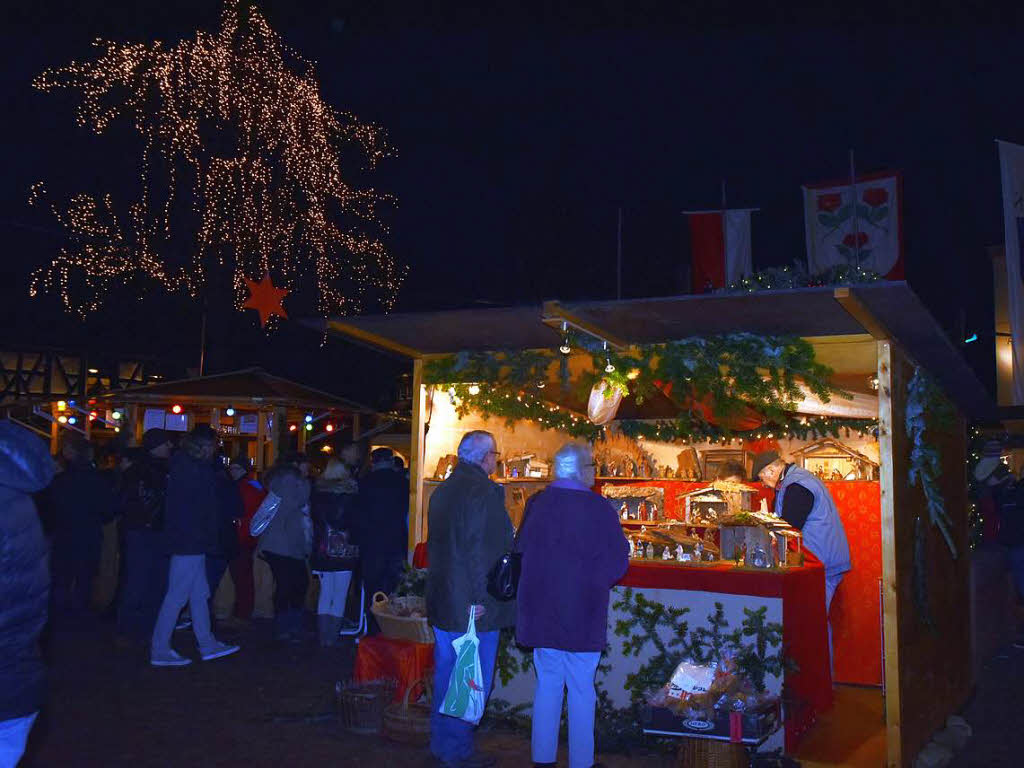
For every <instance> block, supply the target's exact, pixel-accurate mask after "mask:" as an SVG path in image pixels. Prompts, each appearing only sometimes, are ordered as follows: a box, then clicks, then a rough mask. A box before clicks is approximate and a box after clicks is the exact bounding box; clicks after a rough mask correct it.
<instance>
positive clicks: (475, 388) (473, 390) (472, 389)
mask: <svg viewBox="0 0 1024 768" xmlns="http://www.w3.org/2000/svg"><path fill="white" fill-rule="evenodd" d="M469 394H471V395H479V394H480V385H479V384H470V385H469Z"/></svg>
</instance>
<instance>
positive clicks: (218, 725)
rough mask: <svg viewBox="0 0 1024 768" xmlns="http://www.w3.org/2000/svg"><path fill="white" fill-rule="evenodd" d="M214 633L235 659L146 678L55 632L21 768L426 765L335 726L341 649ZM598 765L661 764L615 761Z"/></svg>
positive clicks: (507, 762)
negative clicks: (232, 648) (43, 694)
mask: <svg viewBox="0 0 1024 768" xmlns="http://www.w3.org/2000/svg"><path fill="white" fill-rule="evenodd" d="M218 636H219V637H221V639H225V640H234V639H235V638H237V642H238V643H239V644H240V645H241V646H242V650H241V651H240V652H239V653H238V654H235V655H234V656H230V657H227V658H224V659H219V660H217V661H212V662H207V663H202V662H196V663H194V664H193V665H192V666H190V667H185V668H182V669H154V668H152V667H150V666H149V664H148V655H147V652H146V651H145V650H144V649H142V648H139V649H128V650H125V649H118V648H117V647H116V646H115V645H114V642H113V627H112V625H110V624H103V623H100V624H97V625H93V626H91V627H89V628H88V629H76V630H61V631H56V632H54V634H53V636H52V638H50V640H49V643H48V646H49V655H50V658H51V663H52V668H51V680H50V688H51V695H50V706H49V708H48V711H46V712H45V714H44V715H41V716H40V720H39V721H38V722H37V724H36V726H35V728H34V729H33V732H32V738H31V741H30V746H29V752H28V754H27V755H26V757H25V758H24V759H23V760H22V762H21V766H22V768H36V767H42V766H47V767H49V766H105V767H107V766H111V767H112V766H133V767H136V768H137V767H138V766H175V767H177V766H247V767H249V768H259V767H260V766H290V765H315V766H328V765H330V766H356V765H365V766H403V768H419V766H426V765H427V764H428V761H427V758H426V750H425V749H424V748H422V747H410V746H406V745H402V744H396V743H392V742H389V741H387V740H385V739H384V738H382V737H376V736H357V735H353V734H351V733H348V732H346V731H345V730H343V729H342V728H341V727H340V726H339V725H338V720H337V717H336V715H335V705H334V698H335V696H334V686H335V682H337V681H339V680H344V679H346V678H347V677H348V676H349V675H350V674H351V670H352V665H353V662H354V658H355V651H354V645H352V643H351V641H348V642H347V644H345V645H343V646H341V647H339V648H336V649H321V648H318V647H316V646H315V643H314V642H312V641H311V642H309V643H308V644H307V645H306V646H304V647H298V648H291V647H289V648H281V647H278V646H276V645H275V644H274V643H273V641H272V639H271V629H270V622H269V621H259V620H257V621H256V622H255V623H254V624H253V626H252V627H251V628H250V629H247V630H245V631H243V632H241V633H235V634H232V633H231V632H230V631H228V630H226V629H225V630H223V631H218ZM174 645H175V647H176V648H177V649H178V650H179V652H181V653H184V654H186V655H189V656H192V657H193V658H195V657H196V654H195V650H194V648H195V644H194V640H193V637H192V634H191V631H189V630H186V631H181V632H176V633H175V639H174ZM480 745H481V746H482V747H483V748H484V749H485V750H487V751H491V752H494V753H495V754H496V755H498V756H499V757H500V762H499V765H500V766H502V767H503V768H512V767H513V766H523V765H530V760H529V756H530V751H529V739H528V738H526V737H521V736H517V735H514V734H510V733H487V734H483V735H482V738H481V739H480ZM563 751H564V750H563ZM562 758H563V761H564V760H565V755H563V756H562ZM604 762H605V763H606V764H607V765H609V766H626V765H644V766H651V767H652V768H654V767H655V766H661V765H663V764H664V763H665V761H664V760H663V759H660V758H634V759H632V760H630V759H627V758H623V757H618V756H610V757H609V758H607V759H604Z"/></svg>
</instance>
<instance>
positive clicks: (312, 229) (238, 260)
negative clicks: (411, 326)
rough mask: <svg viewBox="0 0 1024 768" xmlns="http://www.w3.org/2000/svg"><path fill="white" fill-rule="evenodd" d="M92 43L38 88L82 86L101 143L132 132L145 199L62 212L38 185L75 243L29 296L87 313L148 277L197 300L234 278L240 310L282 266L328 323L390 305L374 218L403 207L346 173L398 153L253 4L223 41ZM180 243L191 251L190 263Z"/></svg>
mask: <svg viewBox="0 0 1024 768" xmlns="http://www.w3.org/2000/svg"><path fill="white" fill-rule="evenodd" d="M94 45H95V46H96V48H97V49H98V51H99V52H98V54H97V55H96V56H95V57H94V58H92V59H90V60H88V61H80V62H79V61H75V62H72V63H70V64H67V65H66V66H63V67H59V68H56V69H50V70H47V71H45V72H43V73H42V74H40V75H39V76H38V77H37V78H36V79H35V81H34V83H33V84H34V86H35V87H36V88H38V89H39V90H41V91H44V92H47V93H51V92H54V91H57V90H62V89H63V90H67V91H71V92H72V94H74V95H75V96H77V97H78V106H77V122H78V124H79V125H80V126H82V127H86V128H89V129H91V130H92V131H93V132H94V133H96V134H102V133H105V132H106V131H107V129H108V128H109V127H110V126H111V124H115V123H122V124H125V125H126V126H130V127H131V128H132V129H134V131H135V132H136V133H137V134H138V135H139V137H140V138H141V142H140V147H141V150H140V153H139V156H138V158H137V161H138V163H137V165H138V168H139V172H140V177H139V179H138V180H137V183H136V184H134V185H133V188H135V189H137V190H138V192H137V193H136V194H135V197H134V199H129V200H115V199H114V198H113V197H112V196H111V195H109V194H102V193H101V194H87V193H79V194H74V195H71V196H70V197H69V198H68V199H67V200H66V201H62V202H58V201H56V200H53V199H49V200H48V199H47V191H46V189H45V186H44V185H43V183H42V182H39V183H38V184H36V185H34V186H33V187H32V190H31V194H30V198H29V202H30V204H33V205H37V206H40V207H42V208H43V209H45V210H48V211H49V212H50V213H52V215H54V216H55V217H56V218H57V220H58V222H59V223H60V224H61V225H62V227H63V229H64V232H65V234H66V235H67V237H66V241H65V243H64V244H63V247H62V248H61V250H60V252H59V253H58V254H57V256H56V257H55V258H54V259H53V260H52V262H51V263H50V264H49V265H48V266H45V267H42V268H40V269H38V270H36V271H35V272H34V273H33V275H32V280H31V284H30V288H29V292H30V294H31V295H33V296H35V295H37V294H38V293H39V292H41V291H52V292H55V293H58V294H59V295H60V296H61V299H62V301H63V304H64V306H65V308H66V309H67V310H69V311H74V312H77V313H79V314H80V315H82V316H83V317H84V316H85V315H86V314H87V313H89V312H91V311H93V310H96V309H98V308H99V307H100V306H102V304H103V302H104V300H105V299H106V298H107V297H108V295H109V293H110V291H111V290H113V289H114V288H116V287H117V286H120V285H124V284H128V285H130V286H131V287H132V289H133V290H137V291H138V293H139V295H140V296H141V295H144V291H145V289H146V288H147V287H148V286H146V285H144V283H145V282H150V281H151V282H155V283H156V284H157V285H158V286H161V287H163V288H164V289H166V290H169V291H175V290H187V291H188V292H189V294H190V295H191V296H193V297H198V296H201V295H204V294H205V287H206V285H207V284H208V282H215V283H218V284H219V283H220V282H221V279H220V278H221V273H227V276H228V277H229V278H230V279H229V280H225V281H224V282H226V283H228V284H230V285H231V287H232V290H233V294H234V300H235V307H236V309H241V308H242V305H243V302H244V300H245V286H246V281H245V276H246V275H262V274H266V273H267V272H270V271H272V272H273V273H274V275H275V276H276V277H277V278H278V279H279V280H280V281H281V286H282V287H283V288H286V289H291V290H293V291H297V290H298V289H299V288H300V287H301V289H302V290H303V291H304V292H305V291H308V292H309V293H310V299H311V303H315V306H316V309H317V311H318V312H319V313H320V314H321V315H329V314H344V313H347V312H358V311H361V310H363V309H365V308H366V306H367V305H368V304H370V303H373V302H379V303H380V304H381V305H382V306H383V308H384V309H385V310H389V309H390V308H391V306H392V305H393V303H394V301H395V298H396V294H397V291H398V289H399V287H400V286H401V284H402V281H403V279H404V276H405V270H404V268H403V267H400V266H398V265H397V264H396V263H395V260H394V258H393V257H392V255H391V254H390V253H389V251H388V250H387V248H386V247H385V245H384V241H383V237H384V236H385V235H386V234H387V228H386V226H384V224H383V223H382V222H381V221H380V218H379V215H378V208H379V207H380V206H381V205H382V204H388V205H390V204H391V203H393V202H394V201H393V198H392V197H390V196H389V195H386V194H383V193H380V192H378V191H377V190H375V189H373V188H370V187H357V186H355V185H354V183H353V179H352V178H350V177H349V176H348V173H349V172H348V170H347V169H348V168H349V167H352V168H353V169H354V170H355V171H356V172H359V173H362V172H363V169H366V170H372V169H373V168H374V167H375V166H376V164H377V162H378V161H380V160H381V159H383V158H386V157H389V156H391V155H392V154H393V153H392V151H391V148H390V147H389V146H388V144H387V141H386V138H385V135H384V132H383V131H382V130H381V128H379V127H378V126H376V125H372V124H368V123H364V122H361V121H360V120H358V119H357V118H356V117H355V116H354V115H351V114H348V113H344V112H340V111H338V110H336V109H335V108H334V107H332V106H331V105H330V104H328V103H327V102H326V101H324V99H323V96H322V95H321V90H320V82H319V80H318V78H317V74H316V71H315V68H314V67H313V65H312V64H311V63H309V62H307V61H305V60H303V59H302V58H301V57H300V56H299V55H298V54H296V53H295V51H293V50H292V49H290V48H288V47H287V46H286V45H285V44H284V43H283V42H282V41H281V38H280V37H278V35H277V34H276V33H275V32H274V31H273V30H272V29H271V28H270V25H269V24H268V23H267V20H266V19H265V18H264V16H263V14H262V13H261V12H260V11H259V9H258V8H256V7H254V4H253V3H252V2H249V1H248V0H246V2H241V0H226V2H225V5H224V9H223V12H222V15H221V26H220V29H219V30H216V31H214V32H204V31H197V32H196V33H195V34H194V35H193V36H192V37H191V38H183V39H181V40H180V41H177V42H172V43H167V44H164V43H161V42H153V43H118V42H111V41H107V40H97V41H95V43H94ZM354 74H356V75H357V74H358V72H356V73H354ZM343 165H344V167H345V168H346V171H345V173H343V171H342V168H343ZM358 166H362V168H358ZM119 186H121V187H124V186H125V185H124V184H120V185H119ZM183 242H188V243H194V244H195V245H194V247H192V248H190V251H189V255H188V256H186V257H184V258H183V257H182V256H181V247H180V244H181V243H183Z"/></svg>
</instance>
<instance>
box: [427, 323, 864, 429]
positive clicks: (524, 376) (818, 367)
mask: <svg viewBox="0 0 1024 768" xmlns="http://www.w3.org/2000/svg"><path fill="white" fill-rule="evenodd" d="M580 348H583V349H586V350H587V351H589V352H590V353H591V355H592V356H593V372H589V373H586V374H584V375H582V376H580V377H579V379H578V380H577V381H576V382H574V383H572V382H568V381H567V379H566V378H565V377H567V376H568V365H567V363H566V358H565V355H562V354H559V353H558V352H557V350H525V351H515V350H501V351H497V352H460V353H458V354H456V355H449V356H446V357H442V358H438V359H434V360H431V361H429V362H428V363H427V365H426V367H425V370H424V382H425V383H426V384H428V385H434V386H437V387H439V388H441V389H444V390H447V391H448V394H449V396H450V397H451V398H452V401H453V403H455V405H456V410H457V412H458V414H459V415H460V416H465V415H466V414H467V413H469V411H470V410H476V411H478V412H480V413H481V414H483V415H484V416H485V417H489V416H495V417H498V418H502V419H504V420H505V421H506V423H509V424H513V423H515V422H516V421H520V420H529V421H534V422H536V424H537V425H538V426H539V427H540V428H541V429H558V430H562V431H565V432H568V433H569V434H570V435H572V436H573V437H577V438H583V439H586V440H591V441H593V440H596V439H599V438H600V437H601V436H602V435H604V434H605V428H604V427H601V426H598V425H595V424H593V423H591V422H590V421H589V419H587V418H586V417H585V416H583V415H582V414H578V413H576V412H574V411H572V410H570V409H567V408H565V407H564V406H562V405H559V404H558V403H555V402H552V401H551V400H550V399H546V398H545V397H544V388H545V386H546V385H547V383H548V381H549V376H548V372H549V371H550V370H551V368H552V366H555V365H557V366H558V369H559V372H560V374H561V375H562V376H563V388H574V389H575V391H576V393H577V394H578V396H579V397H580V398H581V399H585V398H586V396H587V395H588V394H589V391H590V389H591V388H592V387H593V386H594V385H595V384H596V383H598V382H601V381H604V382H606V385H607V387H606V395H607V396H611V394H612V393H613V392H615V391H619V392H623V393H628V394H630V395H632V396H633V397H634V399H635V400H636V401H637V402H638V403H642V402H643V400H644V399H645V398H647V397H650V396H651V394H652V393H654V392H655V391H661V392H664V393H669V396H670V397H673V398H675V399H676V400H677V401H678V402H679V403H681V406H680V407H681V413H680V415H679V416H678V418H676V419H673V420H662V421H657V422H645V421H628V420H624V421H620V422H618V427H619V429H620V431H621V432H622V433H623V434H625V435H627V436H629V437H645V438H648V439H652V440H663V441H679V440H708V441H718V440H727V439H731V438H733V437H736V438H748V439H754V438H760V437H768V436H774V435H775V433H777V434H778V436H779V437H794V436H795V437H800V438H802V439H807V438H808V437H811V438H817V437H824V436H826V435H831V436H833V437H839V436H840V432H841V431H842V430H844V429H845V430H847V434H849V431H850V430H853V431H858V432H860V433H862V434H863V433H865V432H867V431H868V430H870V429H872V428H873V427H874V426H875V424H876V421H875V420H873V419H835V418H829V417H799V416H797V415H796V414H795V413H794V411H795V410H796V407H797V403H798V402H799V401H800V399H802V397H803V395H802V392H801V388H800V386H799V385H798V379H799V380H801V381H802V382H803V385H804V386H806V387H807V389H809V390H810V391H811V392H812V393H814V394H815V395H816V396H817V397H819V398H820V399H821V400H822V401H823V402H828V401H829V400H830V399H831V398H832V397H834V396H836V397H847V398H848V397H849V394H847V393H845V392H842V391H840V390H837V389H836V388H834V387H832V386H831V384H830V383H829V382H830V377H831V375H832V371H831V370H830V369H829V368H828V367H826V366H824V365H822V364H821V363H818V362H817V360H816V359H815V356H814V349H813V347H811V345H810V344H809V343H808V342H807V341H805V340H804V339H801V338H796V337H781V336H778V337H776V336H757V335H755V334H749V333H734V334H728V335H724V336H713V337H707V338H702V337H693V338H689V339H681V340H679V341H674V342H670V343H667V344H653V345H648V346H643V347H636V348H631V349H629V350H627V351H622V352H616V351H613V350H605V349H604V348H603V346H595V345H591V346H590V347H587V346H581V347H580ZM609 362H610V363H611V365H612V369H613V370H611V371H607V370H606V367H607V363H609ZM688 402H689V403H690V406H689V407H688V408H687V407H686V404H687V403H688ZM695 402H701V403H706V404H708V405H709V406H710V410H711V412H712V414H713V415H714V417H715V420H716V421H717V422H719V423H718V424H712V423H710V422H709V421H708V420H707V419H706V418H704V416H703V415H702V410H701V409H699V408H696V407H694V405H693V403H695ZM747 408H751V409H753V410H755V411H757V412H758V413H759V414H760V415H761V416H763V418H764V419H765V423H764V424H763V425H762V426H761V427H759V428H757V429H754V430H746V431H740V430H735V429H732V428H730V427H729V423H730V420H731V419H732V418H734V417H736V416H739V415H742V414H743V412H744V411H745V409H747Z"/></svg>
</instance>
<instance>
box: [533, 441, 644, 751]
mask: <svg viewBox="0 0 1024 768" xmlns="http://www.w3.org/2000/svg"><path fill="white" fill-rule="evenodd" d="M554 472H555V478H556V479H555V480H554V481H553V482H552V483H551V484H550V485H549V486H548V487H547V488H545V489H544V490H543V491H541V492H540V493H538V494H536V495H535V496H533V497H532V498H531V499H530V501H529V502H528V504H527V506H526V510H525V512H524V514H523V524H522V526H521V527H520V535H519V539H518V542H517V544H518V549H519V551H520V552H521V554H522V571H521V575H520V577H519V589H518V612H517V618H516V640H517V641H518V642H519V644H520V645H524V646H526V647H528V648H533V663H534V667H535V669H536V671H537V688H536V691H535V692H534V698H533V731H532V735H531V753H532V757H533V762H534V764H535V765H538V766H541V765H543V766H554V765H555V764H556V759H557V754H558V726H559V721H560V719H561V713H562V697H563V695H564V692H565V691H566V690H568V699H569V706H568V710H569V768H590V766H592V765H593V764H594V710H595V707H596V705H597V692H596V690H595V688H594V676H595V675H596V674H597V664H598V662H599V661H600V659H601V651H603V650H604V648H605V645H607V642H608V637H607V634H608V600H609V592H610V590H611V588H612V587H613V586H614V585H615V582H617V581H618V580H619V579H621V578H622V576H623V574H624V573H625V572H626V569H627V568H628V567H629V544H628V543H627V542H626V537H625V536H624V535H623V533H622V526H621V524H620V523H619V517H618V515H617V514H616V512H615V509H614V508H613V507H612V505H611V503H610V502H609V501H608V499H606V498H604V497H603V496H601V495H600V494H598V493H595V492H594V491H592V490H591V488H592V487H593V485H594V459H593V454H592V453H591V449H590V448H589V447H588V446H585V445H580V444H577V443H568V444H566V445H564V446H563V447H562V448H561V449H559V451H558V453H556V454H555V460H554Z"/></svg>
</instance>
